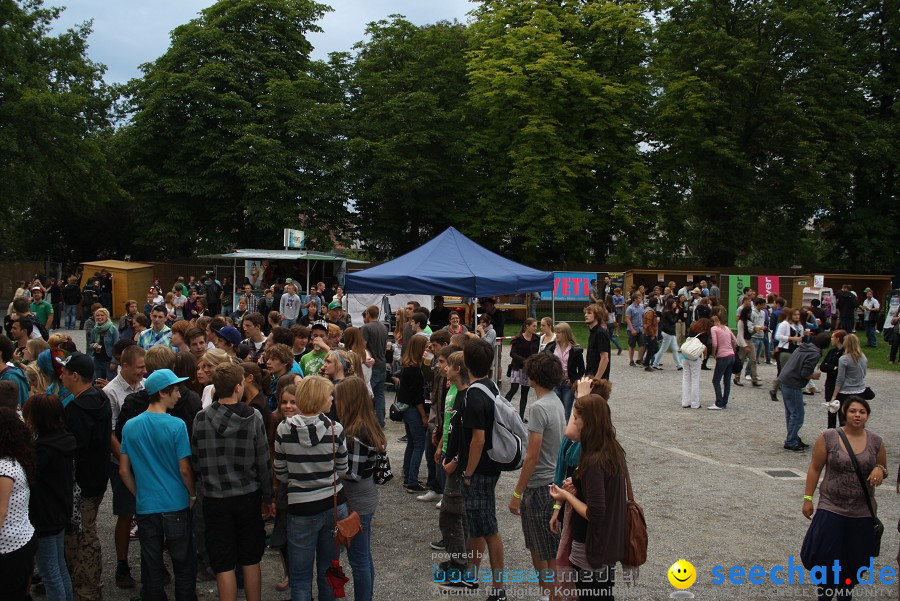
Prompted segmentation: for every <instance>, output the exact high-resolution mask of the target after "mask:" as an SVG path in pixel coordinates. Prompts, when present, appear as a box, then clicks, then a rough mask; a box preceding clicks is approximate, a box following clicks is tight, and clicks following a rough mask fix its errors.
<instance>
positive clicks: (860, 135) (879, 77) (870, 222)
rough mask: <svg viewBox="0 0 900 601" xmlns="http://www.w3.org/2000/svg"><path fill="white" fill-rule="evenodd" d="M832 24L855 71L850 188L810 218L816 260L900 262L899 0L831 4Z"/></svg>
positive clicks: (849, 265)
mask: <svg viewBox="0 0 900 601" xmlns="http://www.w3.org/2000/svg"><path fill="white" fill-rule="evenodd" d="M836 21H837V30H838V34H839V36H840V40H841V44H842V46H844V47H845V48H846V49H847V51H848V53H849V56H850V58H849V61H850V67H851V69H852V70H853V72H854V73H857V74H858V75H859V77H860V85H859V86H857V87H856V88H855V89H854V91H853V92H854V94H853V97H854V101H855V106H857V107H859V108H858V110H857V111H856V114H855V115H854V122H855V123H858V126H857V127H855V131H854V134H855V135H854V136H853V141H854V142H855V145H854V147H853V152H852V156H851V157H850V158H849V160H848V169H847V170H848V172H849V173H850V176H851V180H850V188H849V190H848V193H847V194H846V195H844V196H843V197H840V198H838V199H836V200H835V201H834V202H832V203H831V204H830V205H829V206H827V207H823V210H822V212H821V213H820V215H819V219H818V220H817V225H818V228H817V231H819V232H821V242H822V246H821V247H820V248H824V249H825V251H826V252H825V253H824V256H823V257H822V259H823V263H824V264H826V265H828V266H829V267H830V268H832V269H834V268H839V269H846V270H850V271H854V272H858V273H867V272H874V271H887V272H892V271H894V270H896V269H897V266H898V265H900V247H898V245H897V238H898V237H900V202H898V199H900V154H898V152H897V141H898V140H900V113H898V111H897V97H898V95H900V2H897V0H853V1H850V2H842V3H841V4H839V5H837V6H836Z"/></svg>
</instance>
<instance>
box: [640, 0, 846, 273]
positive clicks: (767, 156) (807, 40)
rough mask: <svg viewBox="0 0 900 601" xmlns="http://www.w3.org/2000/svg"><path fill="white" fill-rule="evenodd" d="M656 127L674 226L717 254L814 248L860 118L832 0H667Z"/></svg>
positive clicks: (763, 261) (730, 261) (752, 258)
mask: <svg viewBox="0 0 900 601" xmlns="http://www.w3.org/2000/svg"><path fill="white" fill-rule="evenodd" d="M658 19H659V30H658V35H657V42H656V44H655V51H654V55H653V73H654V78H655V84H656V87H657V89H659V90H660V94H659V95H658V96H657V98H656V102H655V106H654V120H653V126H652V136H651V139H652V140H653V143H654V146H655V151H656V152H655V154H654V168H655V171H656V173H657V174H658V184H657V190H658V198H659V201H660V204H661V205H662V206H663V207H665V211H664V213H663V217H664V221H663V223H662V229H663V230H664V231H665V232H667V234H668V235H667V236H666V237H665V239H666V240H667V241H669V242H670V244H668V245H663V246H662V247H661V248H662V250H663V251H664V252H666V253H674V252H679V251H680V250H681V245H686V249H687V251H688V252H689V254H691V255H692V256H693V257H694V258H695V259H696V260H698V261H699V262H701V263H702V264H706V265H713V266H719V265H721V266H729V265H735V264H753V265H768V266H772V267H786V266H789V265H791V264H794V263H797V262H801V263H810V262H812V261H814V260H815V255H814V248H813V245H812V244H811V242H812V241H813V240H814V238H815V237H816V234H815V233H814V232H813V230H812V227H811V224H812V220H813V218H814V216H815V215H816V214H817V212H819V211H821V210H822V209H823V208H824V207H829V206H831V205H832V204H834V203H839V202H840V201H841V199H842V198H844V197H845V195H846V193H847V190H848V189H849V171H848V169H847V164H848V160H849V158H850V156H851V154H852V148H853V141H854V138H855V136H856V125H857V124H858V122H859V119H858V116H857V110H858V107H857V106H856V104H855V102H854V100H853V95H852V93H851V90H852V89H853V88H854V86H855V85H856V84H857V81H858V78H857V77H855V76H854V75H853V74H852V71H851V70H850V69H849V68H848V63H847V53H846V51H845V50H844V49H843V46H842V44H841V39H840V36H839V35H838V34H837V31H836V28H835V24H836V15H835V11H834V9H833V6H832V5H831V4H829V3H828V2H827V1H826V0H811V1H804V2H797V1H796V0H767V1H765V2H717V1H714V0H673V1H665V2H663V3H662V4H661V11H660V13H659V14H658Z"/></svg>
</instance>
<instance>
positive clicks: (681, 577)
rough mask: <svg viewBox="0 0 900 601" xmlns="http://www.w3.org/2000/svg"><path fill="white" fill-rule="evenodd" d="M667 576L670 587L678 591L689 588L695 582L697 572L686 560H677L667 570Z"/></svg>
mask: <svg viewBox="0 0 900 601" xmlns="http://www.w3.org/2000/svg"><path fill="white" fill-rule="evenodd" d="M668 575H669V582H670V583H671V584H672V586H674V587H675V588H680V589H686V588H691V586H692V585H693V584H694V582H695V581H696V580H697V570H696V569H694V566H693V565H692V564H691V562H689V561H687V560H686V559H679V560H678V561H676V562H675V563H673V564H672V567H670V568H669V572H668Z"/></svg>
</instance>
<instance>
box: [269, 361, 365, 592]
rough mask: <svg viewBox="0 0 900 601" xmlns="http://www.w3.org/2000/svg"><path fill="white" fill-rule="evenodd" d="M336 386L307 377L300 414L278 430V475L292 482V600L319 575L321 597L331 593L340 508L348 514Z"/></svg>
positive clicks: (300, 389)
mask: <svg viewBox="0 0 900 601" xmlns="http://www.w3.org/2000/svg"><path fill="white" fill-rule="evenodd" d="M333 390H334V386H333V385H332V383H331V382H329V381H328V380H327V379H325V378H323V377H321V376H307V377H305V378H303V380H301V381H300V384H298V385H297V391H296V393H297V394H296V399H297V409H298V411H299V413H298V414H297V415H294V416H291V417H289V418H287V419H286V420H285V421H283V422H281V424H279V426H278V429H277V431H276V433H275V462H274V466H275V476H276V477H277V478H278V480H279V481H280V482H281V485H282V486H286V487H287V491H286V492H287V514H288V515H287V548H288V565H289V573H290V587H291V599H309V598H310V591H311V590H312V584H313V580H314V579H315V580H316V582H317V583H318V589H319V593H320V594H319V596H320V597H321V596H322V594H327V593H324V591H328V592H330V590H331V589H330V588H329V585H328V581H327V579H326V575H325V572H326V570H327V569H328V566H329V564H330V563H331V560H333V559H334V557H335V556H336V555H337V548H336V547H335V544H336V543H335V538H334V528H335V513H337V520H342V519H344V518H346V517H347V515H348V510H347V494H346V492H345V490H344V485H343V482H342V480H341V478H342V477H343V476H344V475H345V474H346V473H347V444H346V438H345V436H344V428H343V426H342V425H341V424H340V423H338V422H335V421H333V420H331V419H330V418H329V417H328V415H327V412H328V410H329V409H330V408H331V395H332V392H333ZM283 394H284V393H283ZM335 495H336V499H335V500H332V497H333V496H335ZM335 503H336V504H337V510H335V508H334V504H335ZM314 573H315V578H314Z"/></svg>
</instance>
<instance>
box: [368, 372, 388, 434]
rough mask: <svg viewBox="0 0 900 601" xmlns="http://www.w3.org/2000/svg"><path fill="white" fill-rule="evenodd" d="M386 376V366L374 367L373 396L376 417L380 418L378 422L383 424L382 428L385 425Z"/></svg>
mask: <svg viewBox="0 0 900 601" xmlns="http://www.w3.org/2000/svg"><path fill="white" fill-rule="evenodd" d="M386 376H387V370H386V368H384V367H382V368H380V369H373V370H372V379H371V380H370V382H371V383H372V398H373V399H374V402H375V417H376V418H378V423H379V424H381V427H382V428H383V427H384V380H385V377H386Z"/></svg>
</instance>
